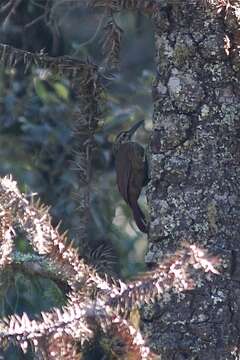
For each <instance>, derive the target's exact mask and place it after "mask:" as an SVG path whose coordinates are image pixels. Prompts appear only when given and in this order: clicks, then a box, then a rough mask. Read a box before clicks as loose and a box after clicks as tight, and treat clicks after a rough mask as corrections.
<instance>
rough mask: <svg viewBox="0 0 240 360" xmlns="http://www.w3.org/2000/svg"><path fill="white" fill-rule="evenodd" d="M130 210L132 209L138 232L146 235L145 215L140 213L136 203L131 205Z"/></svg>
mask: <svg viewBox="0 0 240 360" xmlns="http://www.w3.org/2000/svg"><path fill="white" fill-rule="evenodd" d="M131 208H132V212H133V217H134V220H135V222H136V224H137V227H138V228H139V230H140V231H142V232H143V233H148V227H147V222H146V219H145V215H144V213H143V212H142V210H141V208H140V207H139V205H138V203H137V202H136V203H134V204H131Z"/></svg>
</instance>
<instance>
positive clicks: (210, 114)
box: [143, 1, 240, 360]
mask: <svg viewBox="0 0 240 360" xmlns="http://www.w3.org/2000/svg"><path fill="white" fill-rule="evenodd" d="M165 3H166V4H167V6H166V7H165V8H161V11H160V12H159V13H155V31H156V33H155V40H156V65H157V76H156V79H155V81H154V85H153V97H154V104H155V108H154V115H153V127H154V129H153V135H152V140H151V147H150V172H151V182H150V186H149V190H148V202H149V206H150V235H149V249H148V253H147V255H146V261H147V263H155V262H157V261H160V260H161V259H162V258H163V257H164V256H165V255H166V254H167V253H169V252H173V251H175V249H177V248H179V246H180V244H181V242H182V241H188V242H190V243H194V244H198V245H200V246H202V247H203V248H206V249H208V250H209V252H211V253H214V254H218V256H219V257H221V258H222V259H223V267H222V270H221V275H219V276H216V277H214V278H213V280H209V279H207V278H206V279H205V280H204V281H203V282H202V283H201V286H198V287H197V289H195V290H192V291H191V292H186V293H184V294H179V296H177V295H176V296H175V295H174V296H173V297H171V300H169V299H168V298H166V301H163V302H161V303H159V304H157V305H155V306H153V307H151V308H148V309H146V310H144V311H143V329H144V332H145V334H146V335H147V336H148V338H149V340H150V344H151V345H152V348H153V349H154V350H155V351H157V353H159V354H161V355H162V356H161V359H162V360H163V359H167V360H171V359H174V360H180V359H181V360H182V359H198V360H206V359H210V360H212V359H218V360H219V359H222V360H223V359H224V360H226V359H228V360H230V359H238V358H239V353H240V352H239V349H238V348H239V334H240V333H239V319H240V312H239V308H240V283H239V281H240V260H239V259H240V256H239V249H240V239H239V233H240V221H239V215H240V202H239V200H240V188H239V175H240V169H239V158H240V153H239V152H240V148H239V127H240V124H239V121H240V91H239V90H240V87H239V55H238V53H237V46H236V41H237V40H236V39H237V36H236V34H237V32H238V31H239V30H238V29H239V23H238V21H239V19H237V14H238V13H239V10H240V4H239V2H231V3H232V7H230V8H226V7H223V8H217V6H216V4H212V9H211V8H210V5H211V4H210V5H207V4H205V5H204V4H203V3H204V2H202V4H201V2H200V1H199V2H197V1H194V2H189V1H169V2H165ZM212 3H213V2H212ZM215 3H217V5H219V4H221V2H220V1H218V2H217V1H216V2H215ZM226 3H227V2H226ZM233 3H234V4H233ZM214 5H215V9H214ZM216 10H219V11H218V13H217V11H216ZM220 10H221V11H220ZM237 10H238V13H237ZM226 34H227V35H226ZM238 34H239V32H238ZM224 44H225V47H224ZM234 46H235V47H234Z"/></svg>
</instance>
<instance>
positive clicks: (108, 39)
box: [102, 18, 123, 69]
mask: <svg viewBox="0 0 240 360" xmlns="http://www.w3.org/2000/svg"><path fill="white" fill-rule="evenodd" d="M104 30H105V34H104V38H103V40H102V51H103V54H104V57H105V64H106V66H109V67H110V68H116V69H118V68H119V63H120V46H121V38H122V34H123V30H122V29H121V28H120V27H119V26H118V25H117V24H116V22H115V21H114V19H113V18H112V19H110V20H109V21H108V23H107V25H106V26H105V27H104Z"/></svg>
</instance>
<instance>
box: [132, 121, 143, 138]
mask: <svg viewBox="0 0 240 360" xmlns="http://www.w3.org/2000/svg"><path fill="white" fill-rule="evenodd" d="M143 123H144V120H140V121H138V122H137V123H136V124H134V125H133V126H132V127H131V128H130V129H129V130H128V133H129V136H130V138H131V137H132V136H133V134H134V133H135V131H137V129H138V128H139V127H140V126H141V125H142V124H143Z"/></svg>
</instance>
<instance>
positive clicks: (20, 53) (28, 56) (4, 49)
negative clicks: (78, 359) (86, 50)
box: [0, 43, 97, 84]
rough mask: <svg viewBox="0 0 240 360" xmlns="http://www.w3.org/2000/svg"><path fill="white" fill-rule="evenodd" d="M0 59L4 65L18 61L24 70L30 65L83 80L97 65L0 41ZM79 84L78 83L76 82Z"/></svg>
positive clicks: (8, 65)
mask: <svg viewBox="0 0 240 360" xmlns="http://www.w3.org/2000/svg"><path fill="white" fill-rule="evenodd" d="M0 61H1V62H2V63H3V65H4V66H6V67H16V66H17V65H18V64H19V63H21V64H23V65H24V69H25V72H27V70H28V69H29V68H30V67H31V66H37V67H39V68H44V69H47V70H48V71H49V72H51V73H53V74H57V75H64V76H66V77H69V79H72V78H75V79H76V78H77V80H78V82H81V79H82V80H83V81H84V80H85V79H86V78H88V77H89V76H88V75H89V72H95V71H97V66H96V65H93V64H90V63H89V62H83V61H80V60H78V59H75V58H71V57H68V56H61V57H50V56H47V55H46V54H43V53H39V54H34V53H31V52H29V51H25V50H20V49H17V48H14V47H13V46H10V45H6V44H1V43H0ZM78 84H79V83H78Z"/></svg>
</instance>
